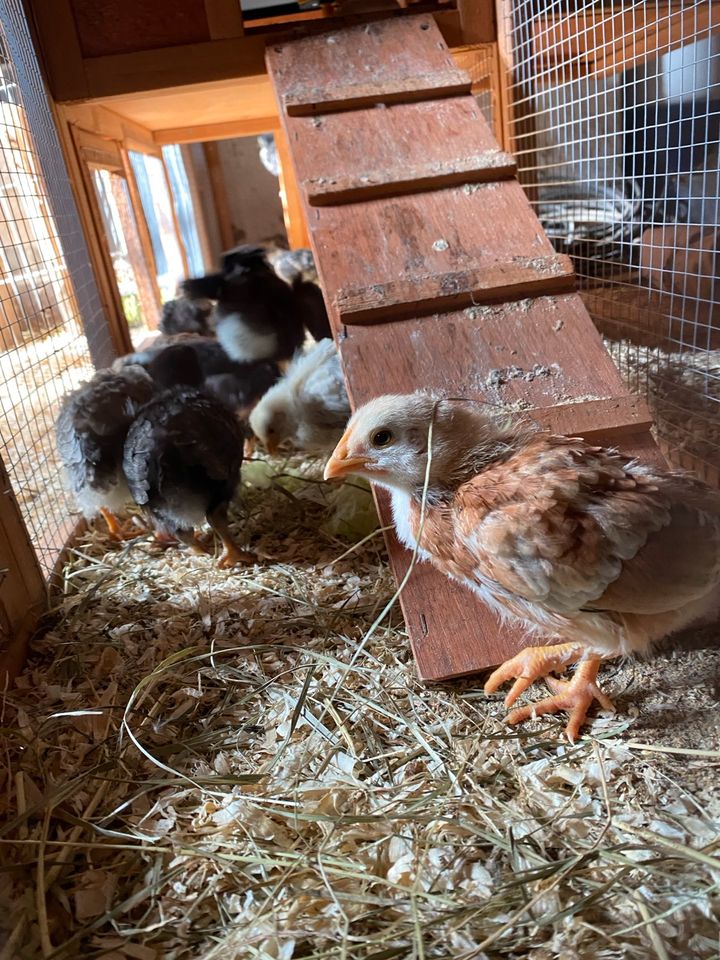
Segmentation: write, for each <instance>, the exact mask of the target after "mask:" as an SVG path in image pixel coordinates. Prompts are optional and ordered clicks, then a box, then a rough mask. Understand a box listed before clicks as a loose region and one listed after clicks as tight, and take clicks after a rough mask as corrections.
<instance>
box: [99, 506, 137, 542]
mask: <svg viewBox="0 0 720 960" xmlns="http://www.w3.org/2000/svg"><path fill="white" fill-rule="evenodd" d="M100 513H101V514H102V516H103V517H104V519H105V523H106V524H107V526H108V531H109V533H110V536H111V538H112V539H113V540H132V539H133V538H134V537H139V536H140V535H141V534H143V533H147V531H146V530H145V528H144V527H141V526H137V525H135V524H132V523H131V524H130V526H129V527H127V528H126V527H123V525H122V524H121V523H120V521H119V520H118V518H117V517H116V516H115V514H114V513H113V512H112V510H108V508H107V507H100Z"/></svg>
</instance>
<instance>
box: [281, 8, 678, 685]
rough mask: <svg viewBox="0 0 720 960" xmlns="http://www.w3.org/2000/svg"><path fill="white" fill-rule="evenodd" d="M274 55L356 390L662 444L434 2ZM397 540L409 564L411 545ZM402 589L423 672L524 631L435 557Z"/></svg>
mask: <svg viewBox="0 0 720 960" xmlns="http://www.w3.org/2000/svg"><path fill="white" fill-rule="evenodd" d="M266 59H267V65H268V70H269V72H270V75H271V77H272V81H273V84H274V87H275V93H276V96H277V100H278V104H279V106H280V111H281V118H282V123H283V125H284V128H285V131H286V133H287V137H288V142H289V144H290V149H291V152H292V157H293V162H294V165H295V169H296V173H297V177H298V181H299V184H300V188H301V191H302V193H303V199H304V203H305V210H306V213H307V219H308V227H309V232H310V237H311V243H312V247H313V252H314V254H315V258H316V261H317V266H318V271H319V274H320V279H321V282H322V287H323V291H324V294H325V298H326V301H327V305H328V309H329V312H330V316H331V321H332V323H333V327H334V330H335V335H336V339H337V342H338V345H339V348H340V355H341V359H342V364H343V370H344V373H345V378H346V381H347V386H348V391H349V394H350V400H351V403H352V405H353V407H357V406H359V405H360V404H362V403H364V402H366V401H367V400H369V399H371V398H372V397H375V396H377V395H378V394H382V393H391V392H400V393H404V392H407V391H412V390H415V389H417V388H420V387H427V388H433V389H436V390H438V391H440V392H442V393H444V394H445V395H446V396H454V397H458V396H464V397H474V398H479V399H484V400H488V401H490V402H493V403H508V404H511V405H514V406H515V408H516V409H517V410H519V411H523V412H526V413H528V414H530V415H531V416H533V417H534V418H536V419H537V420H538V421H539V422H541V423H542V424H543V425H545V426H547V427H549V428H551V429H553V430H555V431H558V432H563V433H570V434H574V435H581V436H586V437H592V438H593V439H594V440H599V441H602V442H607V443H611V444H618V445H622V447H623V448H624V449H625V450H628V451H629V452H632V453H635V454H636V455H637V456H640V457H644V458H646V459H658V458H659V454H658V452H657V449H656V448H655V446H654V444H653V441H652V439H651V437H650V434H649V433H648V430H649V427H650V415H649V412H648V410H647V409H646V407H645V405H644V404H643V403H642V402H641V401H640V400H638V399H637V398H634V397H631V396H629V395H628V393H627V390H626V389H625V387H624V385H623V384H622V382H621V380H620V377H619V375H618V372H617V369H616V367H615V365H614V364H613V362H612V360H611V359H610V357H609V355H608V354H607V353H606V351H605V349H604V347H603V345H602V341H601V339H600V336H599V334H598V333H597V331H596V330H595V328H594V326H593V324H592V321H591V319H590V317H589V315H588V313H587V311H586V310H585V308H584V306H583V304H582V301H581V300H580V298H579V297H578V296H577V295H576V294H575V293H574V292H573V290H574V276H573V269H572V265H571V263H570V261H569V260H568V258H567V257H565V256H561V255H559V254H557V253H555V251H554V250H553V248H552V246H551V244H550V242H549V240H548V239H547V237H546V236H545V234H544V232H543V229H542V227H541V225H540V223H539V221H538V220H537V218H536V216H535V214H534V212H533V211H532V209H531V207H530V205H529V203H528V201H527V199H526V197H525V194H524V193H523V190H522V188H521V187H520V185H519V184H518V182H517V180H515V179H514V173H515V165H514V162H513V160H512V158H511V157H509V156H507V155H506V154H504V153H503V152H502V151H501V150H500V149H499V148H498V145H497V143H496V141H495V139H494V137H493V135H492V133H491V132H490V129H489V127H488V125H487V123H486V122H485V120H484V118H483V117H482V115H481V113H480V110H479V108H478V106H477V104H476V102H475V100H474V98H473V97H472V96H470V93H469V91H470V83H469V80H468V78H467V77H466V76H465V75H464V74H463V73H462V72H461V71H459V70H457V68H456V67H455V65H454V63H453V60H452V57H451V55H450V52H449V50H448V48H447V46H446V44H445V42H444V41H443V39H442V37H441V35H440V32H439V31H438V29H437V27H436V25H435V22H434V20H433V19H432V17H431V16H430V15H420V16H417V15H415V16H404V17H396V18H393V19H390V20H381V21H375V22H372V23H366V24H361V25H359V26H351V27H346V28H343V29H340V30H335V31H333V32H330V33H326V34H320V35H318V36H313V37H309V38H304V39H299V40H293V41H288V42H278V43H276V44H275V45H274V46H271V47H269V48H268V50H267V53H266ZM376 499H377V502H378V507H379V510H380V514H381V517H382V520H383V523H385V524H388V523H391V517H390V512H389V508H388V501H387V498H386V496H385V495H384V494H383V492H382V491H376ZM387 541H388V547H389V550H390V557H391V561H392V564H393V569H394V571H395V575H396V577H398V578H401V577H402V576H403V574H404V573H405V571H406V569H407V565H408V563H409V559H410V555H409V553H408V552H407V551H406V550H405V549H404V548H403V547H401V546H400V544H399V543H398V542H397V540H396V539H395V538H394V536H389V537H388V538H387ZM401 603H402V609H403V613H404V615H405V620H406V623H407V628H408V632H409V635H410V640H411V643H412V646H413V651H414V653H415V657H416V660H417V666H418V671H419V673H420V676H421V677H422V678H423V679H426V680H440V679H445V678H448V677H452V676H457V675H461V674H466V673H471V672H474V671H478V670H482V669H485V668H487V667H490V666H494V665H496V664H498V663H499V662H501V661H502V660H504V659H506V658H507V657H508V656H511V655H512V654H514V653H516V652H517V651H518V649H520V648H521V647H522V646H523V645H524V643H525V640H524V637H523V636H522V635H520V633H519V632H517V631H513V630H512V629H508V628H507V627H503V626H501V625H500V624H499V623H498V621H497V620H496V618H495V617H494V616H493V614H492V613H490V611H489V610H487V609H486V608H485V607H484V606H483V605H482V604H481V603H480V601H479V600H477V599H475V597H474V596H473V595H472V594H470V593H469V592H468V591H467V590H465V589H463V588H461V587H460V586H457V585H455V584H453V583H451V582H450V581H448V580H447V579H446V578H445V577H443V576H442V575H441V574H439V573H436V572H435V571H434V570H433V569H432V568H431V567H430V566H428V565H426V564H419V565H418V566H417V567H416V569H415V570H414V571H413V574H412V577H411V578H410V580H409V582H408V584H407V586H406V589H405V590H404V592H403V595H402V598H401Z"/></svg>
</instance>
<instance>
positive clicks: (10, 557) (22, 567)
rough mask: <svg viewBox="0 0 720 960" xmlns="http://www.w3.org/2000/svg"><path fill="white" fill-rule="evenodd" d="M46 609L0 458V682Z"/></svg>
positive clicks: (32, 553)
mask: <svg viewBox="0 0 720 960" xmlns="http://www.w3.org/2000/svg"><path fill="white" fill-rule="evenodd" d="M46 609H47V588H46V585H45V578H44V577H43V574H42V571H41V569H40V565H39V563H38V560H37V556H36V554H35V550H34V548H33V546H32V543H31V542H30V537H29V536H28V532H27V529H26V527H25V524H24V522H23V519H22V513H21V511H20V507H19V506H18V502H17V500H16V498H15V493H14V491H13V489H12V485H11V483H10V478H9V477H8V474H7V470H6V469H5V465H4V464H3V462H2V460H0V637H2V645H1V646H0V685H1V686H2V689H6V687H7V684H8V682H10V681H11V679H12V677H13V675H14V674H15V673H17V671H18V668H19V665H20V664H21V663H22V660H23V659H24V653H25V647H26V644H27V640H28V638H29V636H30V633H31V632H32V630H33V629H34V627H35V625H36V624H37V622H38V620H39V618H40V617H41V616H42V614H43V613H44V612H45V610H46Z"/></svg>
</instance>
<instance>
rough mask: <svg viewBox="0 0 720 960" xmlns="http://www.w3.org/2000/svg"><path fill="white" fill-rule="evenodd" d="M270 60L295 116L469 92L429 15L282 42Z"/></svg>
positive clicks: (272, 49) (279, 92) (283, 99)
mask: <svg viewBox="0 0 720 960" xmlns="http://www.w3.org/2000/svg"><path fill="white" fill-rule="evenodd" d="M266 58H267V63H268V68H269V70H270V72H271V73H272V76H273V80H274V83H275V87H276V92H277V95H278V98H279V100H280V102H281V104H282V105H283V107H284V109H285V110H286V111H287V112H288V114H289V115H291V116H302V115H307V114H312V113H324V112H327V111H328V110H338V109H340V110H347V109H354V108H357V107H363V106H370V105H372V104H375V103H386V104H387V103H391V102H408V101H412V100H427V99H431V98H436V97H445V96H456V95H458V94H461V93H469V92H470V79H469V77H468V76H467V75H466V74H464V73H463V72H462V71H460V70H458V68H457V67H456V66H455V63H454V61H453V59H452V56H451V55H450V51H449V50H448V47H447V44H446V43H445V41H444V40H443V39H442V37H441V36H440V32H439V31H438V29H437V27H436V26H435V22H434V21H433V19H432V17H431V16H430V15H428V14H424V15H421V16H411V17H402V18H394V19H388V20H378V21H374V22H371V23H364V24H359V25H357V26H352V27H346V28H344V29H341V30H336V31H330V32H328V33H323V34H320V35H318V36H313V37H306V38H304V39H302V40H296V41H294V42H292V43H285V44H275V45H273V46H271V47H268V50H267V54H266ZM340 78H342V79H340Z"/></svg>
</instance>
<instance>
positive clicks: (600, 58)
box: [532, 2, 720, 76]
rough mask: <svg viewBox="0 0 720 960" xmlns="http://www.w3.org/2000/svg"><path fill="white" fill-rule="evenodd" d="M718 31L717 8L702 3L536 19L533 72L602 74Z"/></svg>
mask: <svg viewBox="0 0 720 960" xmlns="http://www.w3.org/2000/svg"><path fill="white" fill-rule="evenodd" d="M718 27H720V9H719V8H718V6H717V4H712V3H708V2H700V3H692V4H683V5H682V6H680V5H669V4H667V3H662V4H659V3H643V4H637V5H635V6H633V7H632V8H630V9H627V10H619V11H618V12H616V13H613V12H612V10H611V9H605V10H604V9H590V10H587V11H584V12H583V13H581V14H569V15H567V16H562V17H559V16H542V17H538V18H537V19H536V20H535V21H534V23H533V26H532V30H533V44H534V57H535V63H536V69H537V71H538V72H542V73H545V74H547V72H548V71H554V70H560V71H562V70H568V69H571V71H572V75H575V76H576V75H577V74H578V72H580V73H584V74H593V75H595V76H604V75H606V74H609V73H615V72H617V71H618V70H628V69H630V68H631V67H632V66H634V65H635V64H637V63H641V62H643V61H645V60H646V59H647V58H648V57H652V58H653V59H654V58H656V57H659V56H661V55H662V54H664V53H668V52H669V51H671V50H675V49H677V48H678V47H681V46H683V45H684V44H687V43H690V42H694V41H697V40H701V39H703V38H704V37H707V36H709V34H710V33H711V32H712V31H713V30H717V29H718Z"/></svg>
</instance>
